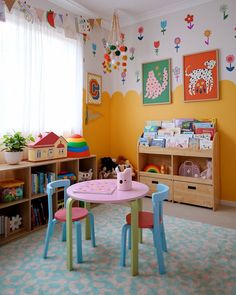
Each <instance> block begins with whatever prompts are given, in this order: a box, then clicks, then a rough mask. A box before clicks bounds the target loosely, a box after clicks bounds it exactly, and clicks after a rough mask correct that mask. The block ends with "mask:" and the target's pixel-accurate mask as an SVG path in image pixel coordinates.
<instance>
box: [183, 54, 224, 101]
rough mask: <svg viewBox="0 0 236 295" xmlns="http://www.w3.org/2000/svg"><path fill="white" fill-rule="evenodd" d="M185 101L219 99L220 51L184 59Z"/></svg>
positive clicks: (186, 56)
mask: <svg viewBox="0 0 236 295" xmlns="http://www.w3.org/2000/svg"><path fill="white" fill-rule="evenodd" d="M183 75H184V77H183V81H184V101H185V102H193V101H208V100H217V99H219V78H218V50H211V51H204V52H199V53H195V54H190V55H185V56H184V57H183Z"/></svg>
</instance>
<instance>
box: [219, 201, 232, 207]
mask: <svg viewBox="0 0 236 295" xmlns="http://www.w3.org/2000/svg"><path fill="white" fill-rule="evenodd" d="M220 204H221V205H225V206H231V207H236V202H231V201H226V200H220Z"/></svg>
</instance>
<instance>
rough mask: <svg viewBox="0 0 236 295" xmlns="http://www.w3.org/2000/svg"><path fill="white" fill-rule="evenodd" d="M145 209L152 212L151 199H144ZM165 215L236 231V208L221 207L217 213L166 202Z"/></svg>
mask: <svg viewBox="0 0 236 295" xmlns="http://www.w3.org/2000/svg"><path fill="white" fill-rule="evenodd" d="M143 209H144V210H147V211H151V210H152V201H151V199H150V198H144V199H143ZM164 214H166V215H170V216H175V217H179V218H183V219H188V220H193V221H200V222H203V223H208V224H212V225H216V226H222V227H227V228H233V229H236V207H229V206H223V205H220V206H219V208H218V210H217V211H213V210H212V209H207V208H202V207H197V206H192V205H185V204H179V203H171V202H167V201H166V202H164Z"/></svg>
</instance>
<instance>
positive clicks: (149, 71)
mask: <svg viewBox="0 0 236 295" xmlns="http://www.w3.org/2000/svg"><path fill="white" fill-rule="evenodd" d="M170 73H171V69H170V59H164V60H158V61H153V62H148V63H143V64H142V78H143V82H142V83H143V85H142V86H143V90H142V97H143V104H144V105H152V104H168V103H171V76H170Z"/></svg>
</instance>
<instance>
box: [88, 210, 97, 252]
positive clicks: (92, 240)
mask: <svg viewBox="0 0 236 295" xmlns="http://www.w3.org/2000/svg"><path fill="white" fill-rule="evenodd" d="M89 220H90V235H91V242H92V246H93V247H96V240H95V229H94V216H93V213H91V212H89Z"/></svg>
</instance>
